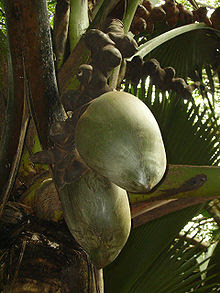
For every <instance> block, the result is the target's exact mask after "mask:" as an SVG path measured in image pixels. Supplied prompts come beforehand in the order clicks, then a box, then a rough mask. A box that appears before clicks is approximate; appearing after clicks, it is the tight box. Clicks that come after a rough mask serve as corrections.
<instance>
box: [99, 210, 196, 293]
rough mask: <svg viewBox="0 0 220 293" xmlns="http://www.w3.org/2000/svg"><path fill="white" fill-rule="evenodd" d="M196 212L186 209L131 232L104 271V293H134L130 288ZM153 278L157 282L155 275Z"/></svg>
mask: <svg viewBox="0 0 220 293" xmlns="http://www.w3.org/2000/svg"><path fill="white" fill-rule="evenodd" d="M199 210H200V208H199V207H198V206H196V207H191V208H187V209H184V210H181V211H179V212H175V213H172V214H170V215H168V216H165V217H162V218H161V219H157V220H155V221H152V222H149V223H147V224H145V225H142V226H140V227H138V228H136V229H134V230H132V233H131V235H130V237H129V239H128V242H127V244H126V245H125V247H124V249H123V250H122V252H121V253H120V255H119V257H118V258H117V259H116V260H115V261H114V262H113V263H112V264H111V265H109V266H107V267H106V268H105V270H104V278H105V292H107V293H113V292H120V293H128V292H136V291H133V289H132V288H134V287H133V286H136V285H137V284H138V283H139V281H140V280H141V279H142V278H143V275H144V274H146V273H147V271H149V270H150V268H151V266H152V264H153V263H154V262H156V260H157V258H158V257H159V255H160V254H161V253H162V252H163V251H164V250H166V249H167V247H169V245H170V243H171V242H172V241H173V240H174V238H175V236H176V235H177V234H178V231H179V230H180V229H181V228H182V227H183V226H184V225H185V224H186V223H187V222H188V221H189V220H190V219H191V218H192V216H194V215H195V214H196V213H197V212H198V211H199ZM165 271H166V270H165ZM155 277H156V278H158V276H157V274H156V275H155ZM135 284H136V285H135ZM137 292H139V291H137ZM140 292H141V291H140ZM142 292H148V291H142ZM149 292H151V291H149ZM151 293H153V292H151Z"/></svg>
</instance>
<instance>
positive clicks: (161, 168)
mask: <svg viewBox="0 0 220 293" xmlns="http://www.w3.org/2000/svg"><path fill="white" fill-rule="evenodd" d="M75 138H76V148H77V150H78V152H79V154H80V156H81V158H82V159H83V161H84V162H85V163H86V164H87V165H88V166H89V167H90V168H92V169H94V170H96V171H97V172H98V173H100V174H101V175H103V176H106V177H107V178H109V180H110V181H112V182H114V183H115V184H117V185H118V186H120V187H122V188H124V189H126V190H128V191H130V192H147V191H149V190H151V189H152V188H153V187H154V186H155V185H156V184H157V183H158V182H159V181H160V180H161V179H162V177H163V175H164V173H165V169H166V153H165V149H164V144H163V141H162V137H161V133H160V129H159V126H158V124H157V121H156V120H155V118H154V116H153V114H152V113H151V111H150V110H149V109H148V107H147V106H146V105H145V104H144V103H143V102H142V101H140V100H139V99H138V98H136V97H135V96H133V95H131V94H128V93H126V92H116V91H114V92H108V93H105V94H103V95H101V96H100V97H98V98H97V99H95V100H93V101H92V102H91V104H90V105H89V107H88V108H87V110H86V111H85V112H84V113H83V114H82V116H81V117H80V119H79V121H78V123H77V126H76V131H75Z"/></svg>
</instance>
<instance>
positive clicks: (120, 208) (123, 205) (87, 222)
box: [60, 170, 131, 269]
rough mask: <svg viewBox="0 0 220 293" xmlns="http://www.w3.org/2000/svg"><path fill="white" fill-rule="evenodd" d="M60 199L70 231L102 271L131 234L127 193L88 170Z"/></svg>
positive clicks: (69, 186) (67, 187)
mask: <svg viewBox="0 0 220 293" xmlns="http://www.w3.org/2000/svg"><path fill="white" fill-rule="evenodd" d="M60 199H61V203H62V206H63V214H64V218H65V221H66V223H67V225H68V228H69V230H70V232H71V233H72V235H73V237H74V238H75V239H76V241H77V242H78V243H79V244H80V245H81V246H82V248H83V249H85V251H86V252H87V253H88V254H89V256H90V258H91V261H92V263H93V264H94V265H95V266H96V267H97V268H98V269H100V268H103V267H105V266H106V265H108V264H109V263H111V262H112V261H113V260H114V259H115V258H116V257H117V256H118V254H119V253H120V251H121V249H122V248H123V246H124V245H125V243H126V241H127V238H128V236H129V233H130V228H131V215H130V206H129V202H128V197H127V193H126V191H125V190H123V189H122V188H120V187H118V186H117V185H115V184H113V183H111V182H110V181H109V180H108V179H107V178H105V177H103V176H101V175H98V174H97V173H96V172H94V171H92V170H88V171H87V172H86V173H84V174H83V175H82V176H81V177H79V179H77V180H76V181H75V182H73V183H70V184H66V185H65V186H64V187H63V188H62V190H61V191H60Z"/></svg>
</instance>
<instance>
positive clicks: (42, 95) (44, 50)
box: [8, 0, 66, 148]
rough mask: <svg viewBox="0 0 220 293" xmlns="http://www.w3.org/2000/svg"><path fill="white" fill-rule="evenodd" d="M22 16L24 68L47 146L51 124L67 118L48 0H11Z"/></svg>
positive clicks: (41, 139)
mask: <svg viewBox="0 0 220 293" xmlns="http://www.w3.org/2000/svg"><path fill="white" fill-rule="evenodd" d="M8 2H14V3H15V5H16V8H17V10H16V11H15V17H18V15H19V16H20V26H18V30H21V31H22V36H21V40H20V42H21V43H22V44H23V48H22V49H23V56H24V64H25V71H26V73H27V79H28V83H29V88H30V92H31V101H32V106H33V110H32V112H33V115H34V118H35V123H36V127H37V131H38V134H39V138H40V142H41V144H42V146H43V147H44V148H45V147H47V146H48V144H49V141H48V133H49V128H50V126H51V124H52V123H53V122H55V121H60V120H64V119H65V118H66V116H65V112H64V109H63V107H62V104H61V102H60V100H59V96H58V90H57V83H56V77H55V69H54V61H53V51H52V41H51V34H50V26H49V22H48V13H47V3H46V1H45V0H40V1H39V0H27V1H18V0H15V1H12V0H9V1H8Z"/></svg>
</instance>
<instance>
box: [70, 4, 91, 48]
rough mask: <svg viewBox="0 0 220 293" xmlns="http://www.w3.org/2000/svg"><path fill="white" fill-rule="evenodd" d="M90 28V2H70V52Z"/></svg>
mask: <svg viewBox="0 0 220 293" xmlns="http://www.w3.org/2000/svg"><path fill="white" fill-rule="evenodd" d="M88 26H89V17H88V0H71V1H70V23H69V36H70V50H71V51H72V50H73V49H74V48H75V46H76V44H77V43H78V41H79V40H80V38H81V36H82V35H83V34H84V33H85V31H86V29H87V28H88Z"/></svg>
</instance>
